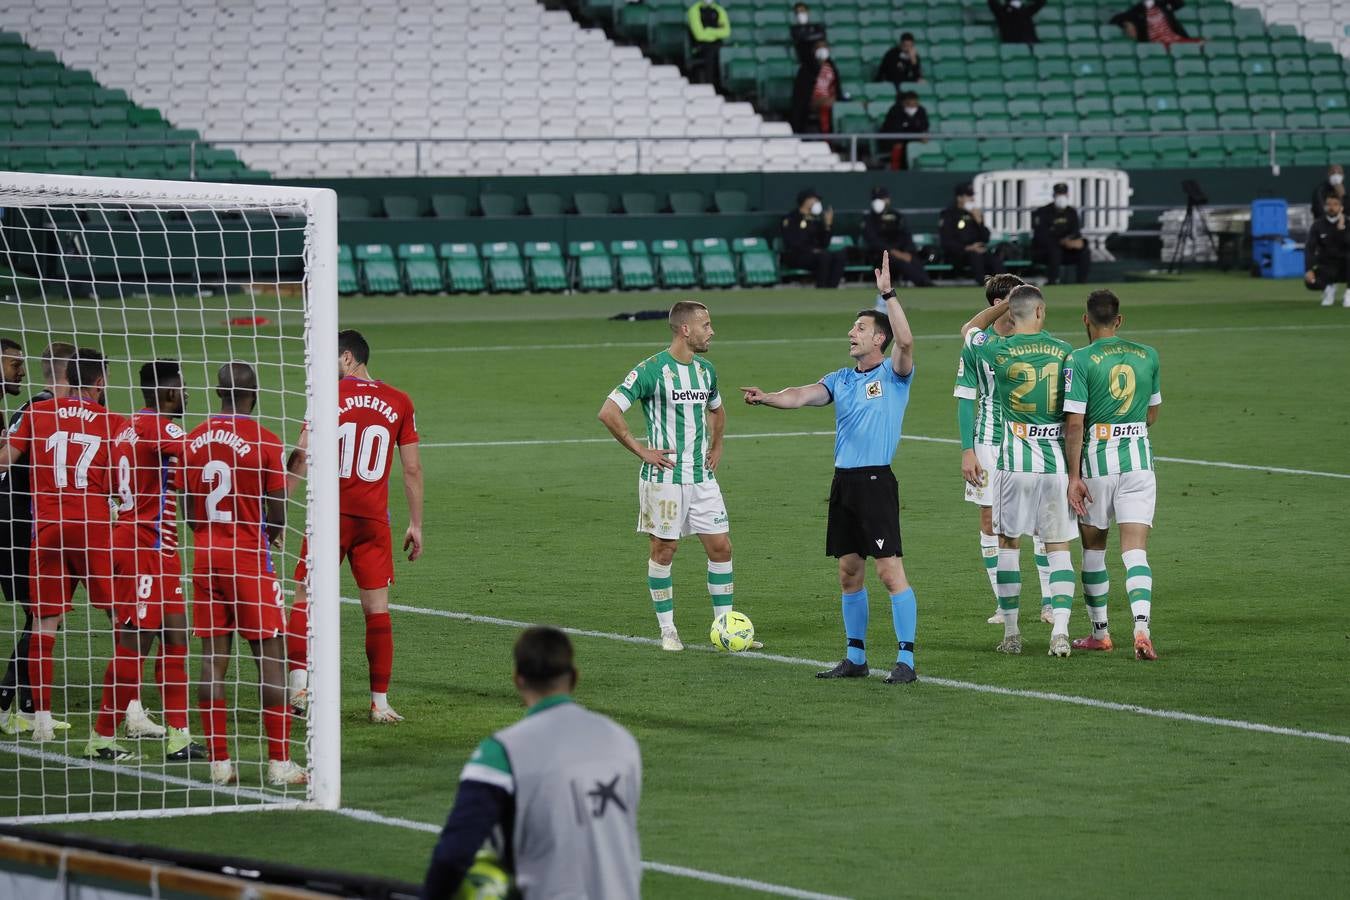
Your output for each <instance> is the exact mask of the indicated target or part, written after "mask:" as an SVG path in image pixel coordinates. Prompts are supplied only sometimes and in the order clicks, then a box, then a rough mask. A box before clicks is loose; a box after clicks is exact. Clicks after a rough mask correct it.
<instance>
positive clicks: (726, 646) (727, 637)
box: [708, 610, 755, 653]
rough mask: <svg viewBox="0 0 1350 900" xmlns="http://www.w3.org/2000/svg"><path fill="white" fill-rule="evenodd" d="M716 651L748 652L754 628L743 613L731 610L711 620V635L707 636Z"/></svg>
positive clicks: (753, 636) (752, 640)
mask: <svg viewBox="0 0 1350 900" xmlns="http://www.w3.org/2000/svg"><path fill="white" fill-rule="evenodd" d="M708 637H709V638H710V639H711V640H712V645H713V646H714V647H716V648H717V649H718V650H727V651H730V652H731V653H740V652H741V651H742V650H749V649H750V645H751V644H752V643H754V640H755V626H754V624H753V623H751V621H750V617H749V616H747V615H746V614H745V613H738V612H736V611H735V610H732V611H731V612H729V613H723V614H722V615H720V616H718V617H717V618H716V619H713V624H712V633H711V634H709V635H708Z"/></svg>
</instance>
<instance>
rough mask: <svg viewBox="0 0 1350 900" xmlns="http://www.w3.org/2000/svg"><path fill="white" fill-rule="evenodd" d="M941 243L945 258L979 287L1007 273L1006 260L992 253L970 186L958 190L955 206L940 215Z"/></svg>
mask: <svg viewBox="0 0 1350 900" xmlns="http://www.w3.org/2000/svg"><path fill="white" fill-rule="evenodd" d="M938 239H939V242H940V243H941V244H942V256H943V258H944V259H945V260H946V261H947V262H949V263H951V264H952V266H954V267H955V269H956V271H958V272H967V273H969V274H970V276H971V277H972V278H974V279H975V283H976V284H984V278H985V276H986V275H997V274H999V273H1000V272H1006V271H1007V269H1006V268H1004V266H1003V257H1002V256H1000V255H999V254H998V253H997V252H996V251H991V250H990V249H989V229H988V228H986V227H985V226H984V216H983V215H982V214H981V213H980V209H979V207H978V206H976V205H975V188H973V187H972V186H971V184H970V182H966V183H965V184H959V185H957V186H956V198H955V200H954V201H953V202H952V205H951V206H949V207H947V208H946V209H944V210H943V211H942V212H941V213H940V214H939V215H938Z"/></svg>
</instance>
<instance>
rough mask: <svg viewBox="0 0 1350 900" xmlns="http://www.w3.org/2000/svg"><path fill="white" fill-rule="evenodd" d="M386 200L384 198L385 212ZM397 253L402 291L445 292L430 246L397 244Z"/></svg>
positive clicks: (434, 254) (437, 264)
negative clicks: (401, 275)
mask: <svg viewBox="0 0 1350 900" xmlns="http://www.w3.org/2000/svg"><path fill="white" fill-rule="evenodd" d="M388 199H389V198H385V200H386V204H385V209H386V211H387V210H388V209H389V206H388ZM408 199H412V198H408ZM397 253H398V259H399V263H400V265H401V266H402V268H403V289H404V290H406V291H407V292H408V293H410V294H436V293H440V292H441V291H444V290H445V278H444V277H443V276H442V274H441V267H440V263H439V262H437V260H436V251H435V249H434V248H433V247H432V246H431V245H430V244H399V245H398V250H397Z"/></svg>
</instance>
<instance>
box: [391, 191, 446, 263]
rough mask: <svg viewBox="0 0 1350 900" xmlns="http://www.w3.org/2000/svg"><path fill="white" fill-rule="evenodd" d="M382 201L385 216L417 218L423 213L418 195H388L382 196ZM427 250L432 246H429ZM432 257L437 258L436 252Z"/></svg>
mask: <svg viewBox="0 0 1350 900" xmlns="http://www.w3.org/2000/svg"><path fill="white" fill-rule="evenodd" d="M380 203H381V205H383V206H384V214H385V216H386V217H388V218H390V219H416V218H419V217H420V216H421V215H422V204H421V201H420V200H418V199H417V198H416V197H409V196H406V195H403V194H394V195H386V196H384V197H381V198H380ZM419 246H420V245H419ZM427 250H431V248H430V247H427ZM400 257H401V254H400ZM432 258H433V259H434V258H435V253H434V252H433V253H432Z"/></svg>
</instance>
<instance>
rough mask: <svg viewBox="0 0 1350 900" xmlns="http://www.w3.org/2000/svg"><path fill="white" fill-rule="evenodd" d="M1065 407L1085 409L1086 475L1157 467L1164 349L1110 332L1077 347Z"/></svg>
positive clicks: (1070, 364) (1067, 376)
mask: <svg viewBox="0 0 1350 900" xmlns="http://www.w3.org/2000/svg"><path fill="white" fill-rule="evenodd" d="M1066 366H1067V368H1066V370H1065V388H1064V395H1065V396H1064V411H1065V412H1066V413H1082V414H1083V440H1084V447H1083V472H1082V474H1083V476H1084V477H1087V478H1094V477H1096V476H1099V475H1118V474H1120V473H1121V472H1138V471H1143V470H1147V469H1152V468H1153V449H1152V447H1151V446H1150V444H1149V440H1148V410H1149V407H1151V406H1157V405H1158V404H1160V403H1162V387H1161V382H1160V381H1159V377H1158V351H1156V350H1154V349H1153V348H1152V347H1149V346H1147V345H1145V344H1136V343H1135V342H1134V341H1127V340H1125V339H1123V338H1118V337H1108V338H1102V339H1101V340H1097V341H1093V342H1092V343H1091V344H1088V345H1087V346H1086V347H1083V348H1082V349H1080V350H1075V351H1073V354H1072V355H1071V356H1070V357H1069V360H1068V362H1067V363H1066Z"/></svg>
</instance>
